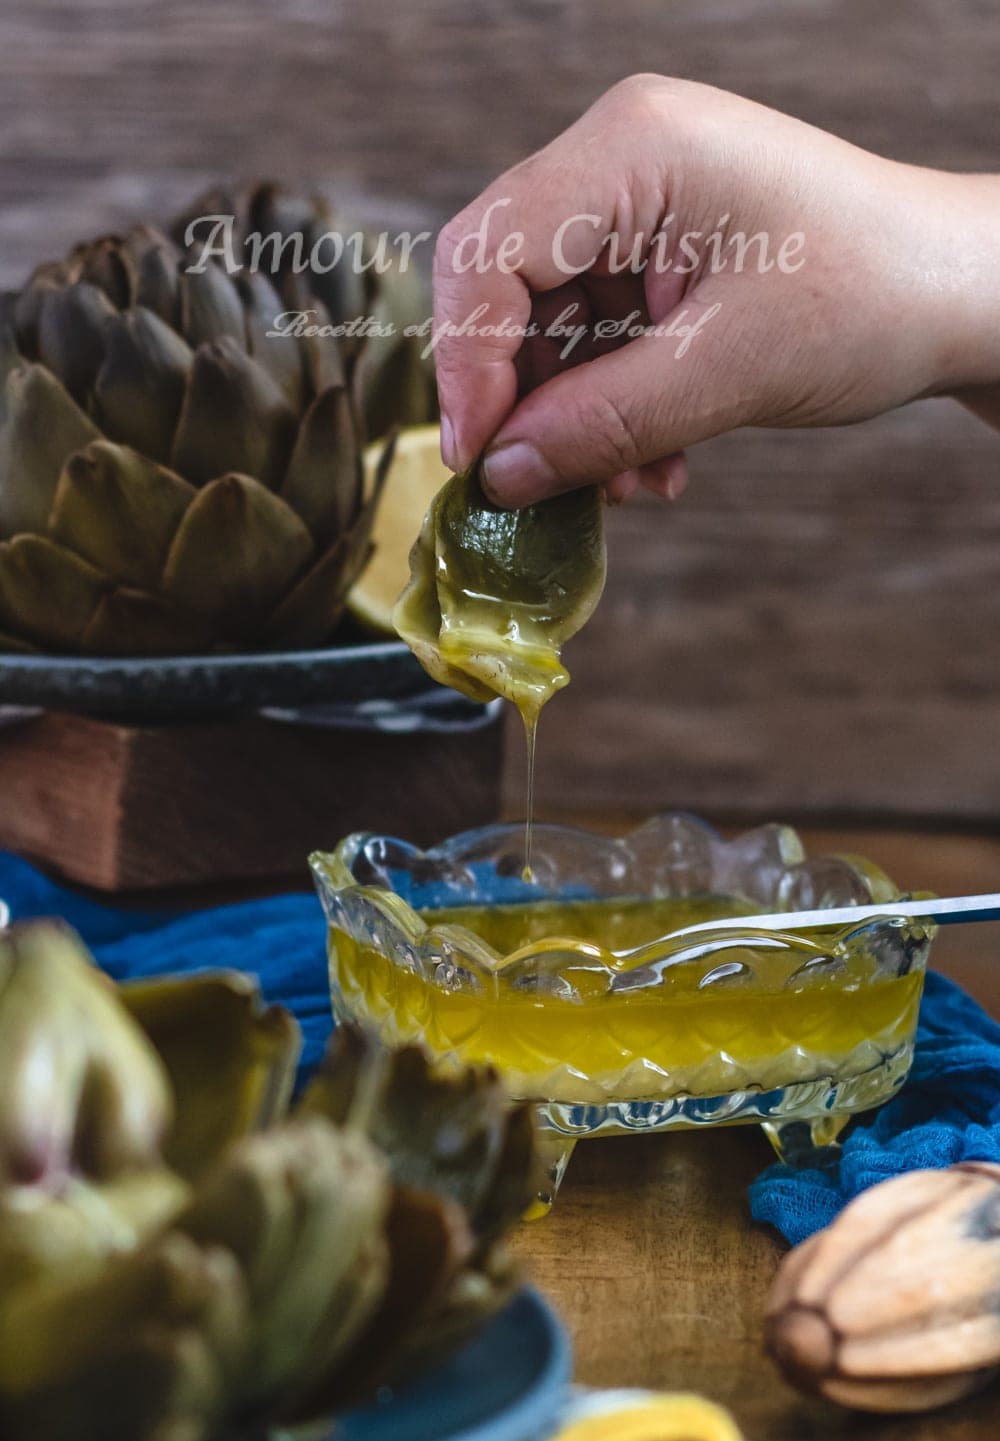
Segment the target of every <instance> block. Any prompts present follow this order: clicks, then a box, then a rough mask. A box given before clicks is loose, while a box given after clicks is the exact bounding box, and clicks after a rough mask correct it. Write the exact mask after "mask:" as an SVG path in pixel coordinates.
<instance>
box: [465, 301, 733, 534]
mask: <svg viewBox="0 0 1000 1441" xmlns="http://www.w3.org/2000/svg"><path fill="white" fill-rule="evenodd" d="M718 309H719V307H718V306H713V307H710V308H708V309H705V310H702V311H700V312H699V315H698V316H697V317H696V318H695V319H694V320H691V319H690V317H691V314H692V312H691V310H690V308H689V310H688V316H689V319H688V320H687V321H683V320H682V321H681V322H680V324H679V325H676V326H675V328H674V330H673V332H672V333H671V334H667V333H666V331H667V330H668V329H669V321H666V322H664V323H663V324H662V325H661V326H660V327H659V331H660V333H658V334H654V335H646V336H642V337H641V338H640V339H637V340H633V341H631V342H630V343H629V344H627V345H625V346H623V347H622V348H621V349H620V350H616V351H613V352H612V353H610V354H608V355H603V356H601V357H599V358H598V359H596V360H591V361H588V362H587V363H585V364H583V365H578V366H575V367H573V368H572V369H570V370H566V371H563V372H562V373H561V374H559V375H557V376H555V377H554V378H553V379H551V380H548V381H546V382H545V384H543V385H541V386H539V387H538V389H537V390H533V391H532V392H531V393H530V394H529V395H527V396H526V397H525V398H524V399H523V400H522V401H521V403H520V404H519V405H518V406H517V407H516V408H515V409H514V411H513V412H512V413H511V414H510V416H509V417H508V418H507V420H506V421H505V422H504V424H503V425H502V426H501V428H500V430H499V431H498V432H497V434H496V435H495V436H494V438H493V440H492V442H491V444H490V446H489V449H488V450H487V452H486V455H485V457H484V466H483V483H484V486H485V488H486V490H487V492H488V493H489V495H490V496H491V497H492V499H493V500H494V501H495V502H496V503H497V504H499V505H504V506H511V507H516V506H522V505H530V504H532V503H533V502H534V501H538V500H544V499H545V498H546V497H548V496H552V495H558V494H560V493H561V492H562V491H566V490H573V489H574V488H575V487H577V486H580V485H588V484H597V483H602V482H607V481H609V480H612V479H613V478H614V477H615V476H617V475H621V474H622V473H623V472H625V471H634V470H637V469H640V468H641V467H643V466H646V465H649V464H651V463H652V462H655V461H657V460H660V459H661V458H662V457H664V456H667V455H671V454H672V453H673V452H675V451H680V450H683V449H684V448H685V447H686V446H689V445H693V444H695V443H696V442H697V441H699V440H706V439H707V438H708V437H710V436H713V435H718V434H720V433H721V432H722V431H725V430H730V429H732V428H733V427H735V426H737V425H741V424H744V423H746V421H747V420H748V419H749V416H750V410H751V406H750V400H751V397H750V395H749V393H748V392H749V385H748V380H747V376H746V371H745V369H743V367H740V370H742V378H741V377H740V374H739V371H738V369H737V361H738V357H737V355H736V354H735V350H734V347H733V346H732V345H727V344H726V343H725V341H724V340H723V339H722V338H721V337H720V332H719V330H718V329H716V330H715V331H714V332H713V331H712V324H713V321H714V319H715V316H716V314H717V312H718ZM706 316H708V317H709V319H708V320H705V319H704V317H706ZM699 323H700V324H701V325H702V326H703V327H704V328H703V329H699V330H698V331H697V332H696V333H694V334H693V335H692V334H691V333H690V330H688V331H687V332H684V333H682V331H681V328H680V326H682V325H685V324H686V325H689V326H693V325H698V324H699Z"/></svg>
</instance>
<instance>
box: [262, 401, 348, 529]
mask: <svg viewBox="0 0 1000 1441" xmlns="http://www.w3.org/2000/svg"><path fill="white" fill-rule="evenodd" d="M363 490H364V467H363V465H362V463H361V447H360V446H359V444H358V437H357V435H356V432H355V423H354V413H353V410H352V407H351V402H350V398H349V396H348V393H347V391H346V389H344V388H342V387H335V388H331V389H330V390H327V391H324V393H323V394H322V395H320V396H318V397H317V398H316V400H314V401H313V403H312V405H311V406H310V407H309V409H308V411H307V412H306V415H305V418H304V420H303V421H302V425H301V427H300V428H299V435H298V439H297V441H296V442H295V449H294V450H293V451H292V458H291V460H290V461H289V463H288V473H287V474H286V476H285V481H284V484H283V485H282V487H281V495H282V498H283V499H284V500H287V502H288V504H289V505H290V506H291V507H292V509H293V510H294V511H296V513H297V514H298V515H300V516H301V517H302V519H303V520H304V521H305V523H306V525H307V526H308V527H309V530H310V531H311V533H312V536H313V539H314V540H315V541H316V543H317V545H321V546H322V545H329V544H331V542H332V541H333V540H335V539H336V537H337V536H338V535H340V534H341V533H342V532H343V531H346V530H349V529H350V527H351V525H352V524H353V522H354V519H355V517H356V516H357V514H358V511H359V509H360V507H361V500H362V494H363Z"/></svg>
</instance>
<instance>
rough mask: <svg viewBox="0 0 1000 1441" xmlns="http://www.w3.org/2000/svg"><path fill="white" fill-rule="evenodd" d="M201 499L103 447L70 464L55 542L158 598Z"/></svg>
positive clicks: (168, 475) (122, 452)
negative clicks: (172, 554)
mask: <svg viewBox="0 0 1000 1441" xmlns="http://www.w3.org/2000/svg"><path fill="white" fill-rule="evenodd" d="M197 495H198V491H196V490H195V488H194V486H192V485H188V483H187V481H184V480H181V478H180V476H177V475H174V474H173V472H172V471H169V470H166V469H165V468H164V467H163V466H161V465H157V464H156V463H155V462H154V461H152V460H148V459H146V457H145V456H143V455H140V454H139V453H138V452H137V451H135V450H131V449H129V448H128V447H127V446H122V445H113V444H112V443H111V442H110V441H106V440H97V441H94V442H93V444H91V445H88V446H87V448H86V450H82V451H77V453H76V454H75V455H72V456H71V457H70V459H69V461H68V462H67V465H66V468H65V470H64V471H63V473H62V477H61V478H60V481H59V485H58V488H57V490H56V494H55V500H54V502H53V506H52V517H51V520H50V522H49V535H50V536H51V538H52V539H53V540H54V541H56V542H58V544H60V545H62V546H65V547H66V548H67V549H69V550H72V551H74V552H75V553H76V554H77V555H78V556H80V557H82V558H83V559H84V560H87V561H90V563H91V564H92V565H94V566H96V567H97V568H98V569H99V570H101V571H102V572H103V573H104V574H105V575H107V576H109V577H111V578H112V579H113V580H115V581H117V582H119V583H121V584H123V585H126V586H134V587H137V588H138V589H141V590H150V591H152V590H156V589H157V587H158V586H159V583H160V576H161V574H162V572H163V567H164V565H165V563H166V559H167V555H168V553H169V550H170V546H171V543H172V541H173V539H174V536H175V535H176V533H177V529H178V527H179V525H180V523H181V521H182V520H183V518H184V514H185V512H186V511H187V508H188V506H189V505H190V504H191V503H192V502H193V501H194V499H195V497H196V496H197Z"/></svg>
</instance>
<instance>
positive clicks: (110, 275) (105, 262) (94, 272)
mask: <svg viewBox="0 0 1000 1441" xmlns="http://www.w3.org/2000/svg"><path fill="white" fill-rule="evenodd" d="M69 264H70V270H71V271H72V272H75V274H76V276H77V278H78V279H79V280H82V281H85V282H86V283H87V284H89V285H96V286H97V287H98V289H100V290H103V291H104V294H105V295H106V296H107V297H108V299H109V300H110V301H111V304H112V305H113V306H114V307H115V309H116V310H125V309H126V308H127V307H128V306H129V305H130V304H131V303H132V287H133V279H134V277H133V273H132V271H131V269H130V267H129V265H128V263H127V262H126V260H125V258H124V256H123V254H122V242H121V238H120V236H117V235H102V236H100V237H99V238H98V239H97V240H90V241H84V242H83V243H82V244H80V245H77V246H74V248H73V250H72V251H70V256H69Z"/></svg>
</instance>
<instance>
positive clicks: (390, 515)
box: [347, 425, 451, 635]
mask: <svg viewBox="0 0 1000 1441" xmlns="http://www.w3.org/2000/svg"><path fill="white" fill-rule="evenodd" d="M383 449H384V441H381V440H379V441H376V442H374V444H372V445H369V446H368V448H367V449H366V450H365V455H364V463H365V483H366V485H368V486H371V485H372V484H373V483H374V476H375V467H376V464H377V462H378V459H379V456H380V455H381V454H382V451H383ZM450 478H451V471H450V470H448V468H447V467H446V466H445V465H444V463H443V461H442V460H441V431H440V427H439V426H437V425H414V426H410V427H408V428H406V429H404V430H401V431H400V433H399V435H398V437H397V439H396V450H395V454H394V455H393V458H392V464H391V465H390V467H389V474H388V476H387V477H386V481H385V490H384V491H383V493H382V500H381V502H380V504H379V508H378V513H377V514H376V516H375V525H374V528H373V530H372V540H373V542H374V544H375V550H374V553H373V555H372V558H371V560H370V561H369V562H368V564H367V565H366V566H365V568H364V570H363V571H362V573H361V575H360V576H359V578H358V579H357V580H356V581H355V583H354V585H353V586H352V588H351V590H350V593H349V594H348V597H347V609H348V610H349V611H350V613H351V615H353V617H354V619H355V620H357V621H359V622H360V623H361V624H362V625H363V626H365V627H366V628H367V629H368V630H373V631H377V632H378V633H379V634H381V635H395V634H396V630H395V627H394V626H393V623H392V608H393V606H394V605H395V604H396V601H397V600H398V598H399V594H400V592H401V591H402V589H403V587H404V586H405V585H406V583H407V581H408V580H409V578H410V566H409V557H410V549H411V547H412V545H413V542H414V541H415V540H416V538H417V536H418V534H419V533H420V527H421V525H422V524H423V520H424V516H425V515H426V514H427V511H428V509H429V508H430V504H431V501H432V500H433V499H434V497H435V496H436V495H437V493H438V491H439V490H440V489H441V487H442V486H443V485H444V484H445V482H446V481H447V480H450Z"/></svg>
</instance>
